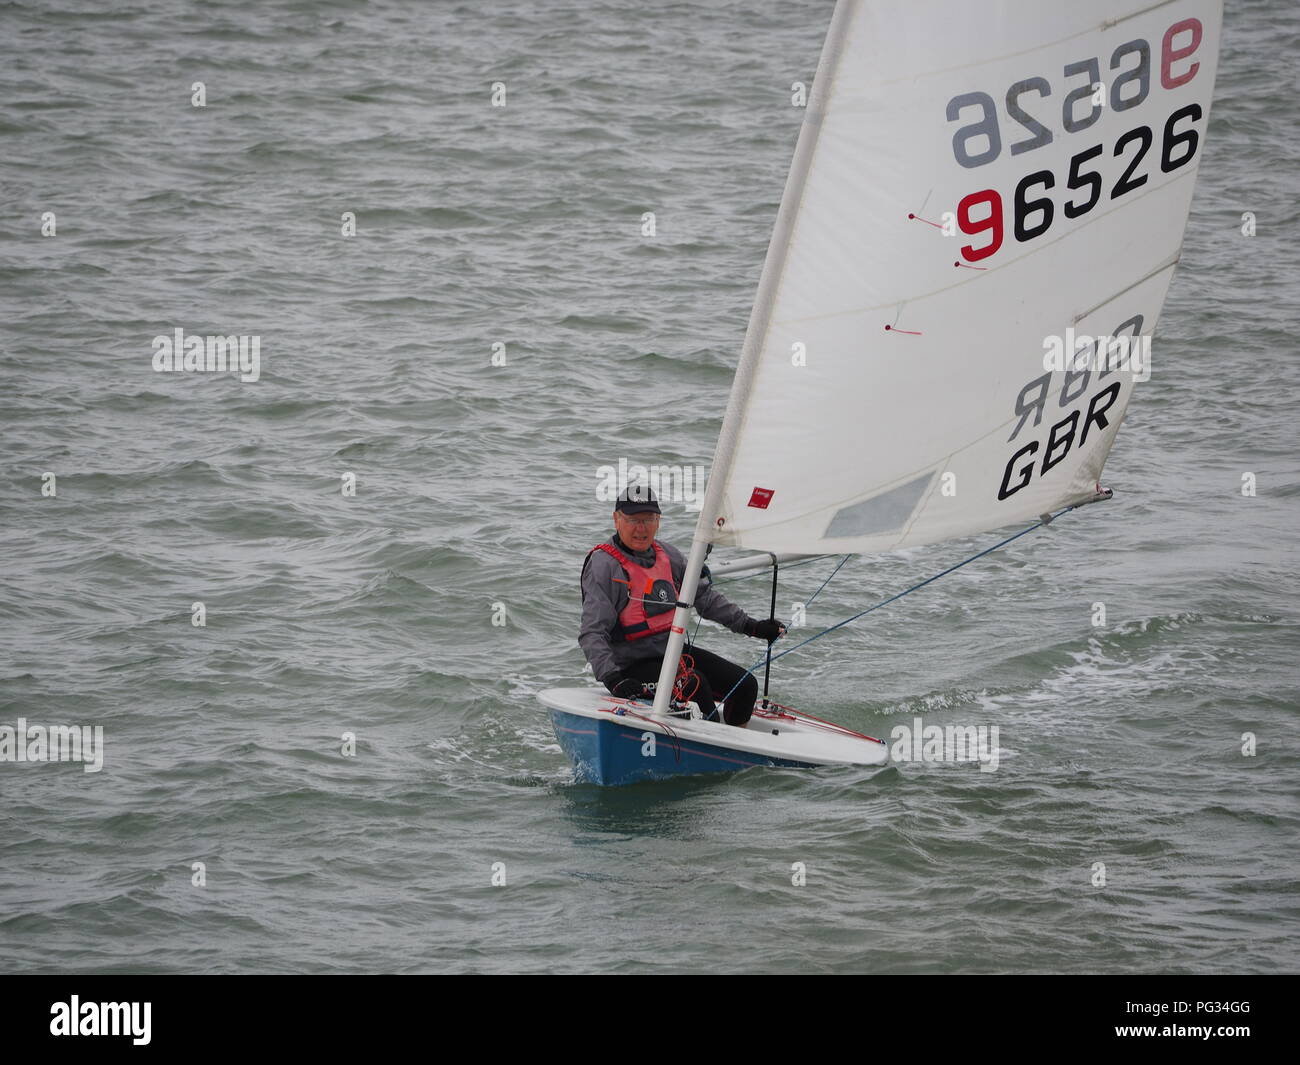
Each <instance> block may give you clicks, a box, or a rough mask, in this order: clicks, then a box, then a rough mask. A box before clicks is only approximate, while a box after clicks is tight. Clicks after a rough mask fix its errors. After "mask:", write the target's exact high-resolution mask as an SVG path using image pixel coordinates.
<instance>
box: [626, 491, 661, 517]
mask: <svg viewBox="0 0 1300 1065" xmlns="http://www.w3.org/2000/svg"><path fill="white" fill-rule="evenodd" d="M614 509H615V510H621V511H622V512H623V513H624V514H647V513H649V514H662V513H663V511H661V510H660V509H659V503H658V501H657V500H656V499H655V494H654V493H653V492H652V491H650V486H649V485H648V484H630V485H628V486H627V488H626V489H625V490H624V491H622V492H620V493H619V496H618V502H617V503H615V504H614Z"/></svg>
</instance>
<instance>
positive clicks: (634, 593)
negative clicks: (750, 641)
mask: <svg viewBox="0 0 1300 1065" xmlns="http://www.w3.org/2000/svg"><path fill="white" fill-rule="evenodd" d="M661 513H662V512H661V511H660V510H659V503H658V501H657V500H656V499H655V497H654V493H653V492H651V490H650V489H649V487H648V486H641V485H633V486H631V487H629V488H628V490H627V491H625V492H623V493H622V494H621V495H620V496H619V497H618V502H617V503H615V505H614V535H613V536H612V537H610V539H609V540H608V541H607V542H606V543H603V544H597V545H596V546H595V547H593V548H592V549H591V551H590V552H588V554H587V560H586V561H585V562H584V563H583V566H582V630H581V632H580V633H579V634H578V644H579V646H581V648H582V650H583V653H584V654H585V655H586V656H587V661H588V662H590V663H591V668H592V670H593V672H594V673H595V675H596V679H597V680H599V681H600V682H601V683H603V684H604V685H605V687H607V688H608V689H609V690H610V691H611V692H612V693H613V694H614V695H617V696H619V697H621V698H629V699H631V698H641V699H653V698H654V689H655V682H656V681H658V679H659V669H660V667H661V665H662V664H663V657H664V652H665V651H666V650H667V648H668V632H669V627H670V626H671V624H672V619H673V610H674V608H675V606H676V604H677V596H678V590H679V589H680V588H681V585H682V576H683V574H684V573H685V572H686V559H685V558H683V557H682V553H681V552H680V551H678V550H677V548H675V547H673V546H672V545H671V544H665V543H661V542H660V541H658V540H656V539H655V533H657V532H658V531H659V519H660V515H661ZM705 572H706V573H707V572H708V571H707V570H706V571H705ZM695 609H696V611H697V612H698V613H699V614H700V616H701V617H706V618H708V619H709V620H710V621H716V622H718V623H719V624H720V625H724V626H726V627H727V628H729V629H730V630H731V631H732V632H738V633H742V634H743V635H745V636H753V637H755V638H757V639H760V640H767V641H768V642H769V643H770V642H771V641H773V640H776V639H779V638H780V637H782V636H784V635H785V632H786V628H785V625H784V624H783V623H782V622H780V621H777V620H775V619H774V618H763V619H758V618H752V617H750V616H749V615H748V614H746V613H745V611H743V610H742V609H741V608H740V607H738V606H736V605H735V604H734V603H732V602H729V601H728V600H727V599H726V598H725V597H724V596H723V595H722V593H721V592H719V591H717V590H716V589H715V588H714V587H713V586H712V585H711V584H709V583H707V582H706V581H705V580H704V579H703V578H701V581H700V584H699V587H698V588H697V589H696V592H695ZM742 678H743V680H742ZM737 681H740V684H739V686H738V687H737V686H736V682H737ZM733 687H734V688H735V691H732V688H733ZM678 690H679V691H680V692H681V694H682V695H683V696H684V697H685V698H686V699H687V700H689V701H693V702H695V703H697V704H698V705H699V707H700V710H701V712H702V713H703V714H704V716H705V718H707V719H708V720H712V721H716V720H717V719H718V718H717V707H716V700H717V699H720V698H722V697H723V696H724V695H727V693H728V692H731V694H730V695H727V698H726V703H725V705H724V707H723V719H724V720H725V721H726V722H727V724H729V725H744V724H745V723H746V722H748V721H749V718H750V715H751V714H752V713H753V710H754V700H755V699H756V698H757V696H758V681H757V680H756V679H755V678H754V676H753V674H751V673H747V672H745V670H743V669H742V668H741V667H740V666H737V665H735V664H734V663H732V662H728V661H727V660H726V659H725V658H722V657H720V656H718V655H715V654H713V653H712V652H710V651H706V650H704V649H703V648H702V647H699V646H688V647H686V648H685V649H684V651H683V654H682V664H681V666H680V667H679V669H678Z"/></svg>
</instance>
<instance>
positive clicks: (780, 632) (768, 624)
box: [745, 618, 785, 643]
mask: <svg viewBox="0 0 1300 1065" xmlns="http://www.w3.org/2000/svg"><path fill="white" fill-rule="evenodd" d="M745 635H746V636H756V637H757V638H758V639H760V640H766V641H767V642H768V643H771V642H772V641H773V640H777V639H780V638H781V637H782V636H784V635H785V622H784V621H777V620H776V619H775V618H763V619H762V620H761V621H760V620H758V619H757V618H750V619H749V620H748V621H747V622H745Z"/></svg>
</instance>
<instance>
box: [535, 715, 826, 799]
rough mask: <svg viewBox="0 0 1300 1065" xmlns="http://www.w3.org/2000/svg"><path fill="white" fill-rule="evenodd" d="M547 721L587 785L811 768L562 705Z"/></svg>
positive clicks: (812, 764)
mask: <svg viewBox="0 0 1300 1065" xmlns="http://www.w3.org/2000/svg"><path fill="white" fill-rule="evenodd" d="M551 720H552V722H553V723H554V725H555V736H556V738H557V739H558V740H559V741H560V746H561V747H562V748H563V749H564V753H565V754H567V755H568V756H569V759H570V760H571V761H572V762H573V776H574V779H575V780H577V781H580V782H582V783H587V784H604V785H610V786H617V785H622V784H635V783H637V782H638V781H642V780H661V779H663V778H665V777H678V776H695V775H697V774H701V773H734V772H737V771H738V770H741V769H748V768H749V767H750V766H756V765H765V766H789V767H794V768H797V769H813V768H815V765H814V763H812V762H797V761H793V760H790V759H784V758H774V757H771V756H767V755H761V754H754V753H752V752H750V751H737V750H734V749H732V748H729V747H717V746H714V745H712V744H705V743H700V742H698V741H696V740H688V739H683V738H682V737H680V736H679V737H677V738H676V739H673V738H672V737H670V736H667V735H664V734H662V733H656V732H654V731H652V730H650V729H647V728H646V727H645V726H644V725H643V724H640V723H637V722H635V721H634V723H633V724H631V725H624V724H622V723H621V722H620V721H616V720H613V719H611V720H608V721H595V720H592V719H591V718H589V717H579V716H578V715H577V714H566V713H565V712H564V711H562V710H552V711H551ZM652 737H653V738H652Z"/></svg>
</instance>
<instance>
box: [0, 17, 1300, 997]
mask: <svg viewBox="0 0 1300 1065" xmlns="http://www.w3.org/2000/svg"><path fill="white" fill-rule="evenodd" d="M1228 6H1229V10H1228V12H1227V16H1226V24H1225V34H1224V45H1223V52H1222V65H1221V69H1220V74H1219V82H1218V89H1217V94H1216V99H1215V104H1214V111H1213V115H1212V122H1211V126H1210V131H1209V136H1208V141H1207V143H1206V144H1205V146H1204V156H1203V160H1202V163H1201V171H1200V179H1199V184H1198V189H1197V195H1196V201H1195V204H1194V208H1193V212H1192V218H1191V222H1190V226H1189V228H1188V232H1187V239H1186V244H1185V247H1184V251H1183V262H1182V266H1181V267H1180V270H1179V272H1178V274H1177V276H1176V277H1175V280H1174V283H1173V288H1172V290H1171V292H1170V295H1169V299H1168V302H1167V304H1166V308H1165V313H1164V316H1163V318H1162V320H1161V323H1160V329H1159V333H1158V336H1157V340H1156V347H1155V355H1156V359H1155V369H1154V373H1153V377H1152V380H1151V381H1150V382H1148V383H1147V384H1146V385H1145V386H1141V387H1140V388H1139V391H1138V394H1137V395H1136V397H1135V399H1134V402H1133V405H1132V406H1131V408H1130V413H1129V415H1128V418H1127V421H1126V423H1125V426H1124V429H1123V431H1122V432H1121V434H1120V436H1119V441H1118V445H1117V447H1116V448H1115V450H1114V452H1113V453H1112V456H1111V459H1110V462H1109V465H1108V467H1107V481H1108V483H1109V484H1111V485H1112V486H1113V487H1114V488H1115V490H1116V498H1115V500H1114V501H1113V502H1111V503H1109V504H1106V505H1104V506H1097V507H1089V508H1087V509H1086V510H1084V511H1081V512H1079V513H1077V514H1073V515H1070V516H1069V517H1068V518H1066V519H1064V520H1062V521H1061V522H1059V523H1056V524H1054V525H1053V526H1052V527H1051V528H1049V529H1047V530H1043V531H1040V532H1037V533H1034V534H1032V535H1030V536H1027V537H1024V538H1022V539H1020V540H1018V541H1016V542H1015V543H1014V544H1013V545H1011V546H1010V547H1008V548H1007V549H1005V550H1004V551H1002V552H1000V553H998V554H995V555H993V556H990V557H989V558H987V559H984V560H982V561H981V562H979V563H976V564H974V565H972V566H970V567H967V568H965V569H963V570H961V571H960V572H958V573H956V574H954V575H952V576H951V577H948V578H945V579H944V580H943V581H941V582H939V583H938V584H936V585H934V586H932V587H930V588H927V589H925V590H924V591H921V592H918V593H916V594H915V595H911V596H908V597H907V598H906V599H904V600H902V601H901V602H900V603H898V604H895V605H894V606H891V607H889V608H886V609H885V610H882V611H879V612H877V613H875V614H872V615H870V617H868V618H866V619H864V620H863V621H862V622H859V623H857V624H855V625H853V626H849V627H848V628H846V629H845V630H842V631H840V632H839V633H837V634H835V635H834V636H832V637H828V638H826V639H824V640H820V641H818V642H817V643H816V644H814V645H812V646H811V647H809V648H808V649H807V651H806V653H801V654H798V655H791V656H789V657H788V658H786V659H783V660H782V662H781V663H780V664H779V668H778V669H777V670H776V675H775V681H774V692H775V694H776V695H777V696H778V697H784V699H783V701H786V702H790V703H793V704H795V705H798V706H802V707H806V708H807V709H810V710H813V711H814V712H817V713H821V714H823V715H825V716H830V717H833V718H835V719H837V720H840V721H843V722H844V723H845V724H848V725H850V726H853V727H855V728H858V729H861V730H863V731H866V732H869V733H873V734H876V735H888V734H889V732H890V730H891V729H892V728H893V727H894V726H895V725H897V724H900V723H902V724H910V723H911V722H912V720H913V719H914V718H915V717H917V716H921V717H922V718H923V719H924V721H925V723H927V724H939V725H943V724H949V723H972V722H974V723H984V724H988V725H997V726H998V727H999V729H1000V737H1001V747H1002V760H1001V764H1000V766H999V769H998V771H997V772H994V773H981V772H979V771H978V769H977V768H976V767H975V766H974V765H971V764H966V765H954V764H947V765H915V764H913V765H896V766H892V767H890V768H887V769H885V770H880V771H853V770H827V771H818V772H812V773H809V772H798V771H789V770H770V771H769V770H759V771H751V772H747V773H743V774H740V775H737V776H732V777H727V778H724V779H716V780H711V779H706V780H691V781H688V782H680V783H665V784H656V785H642V786H635V787H630V788H626V789H622V790H602V789H599V788H595V787H592V786H586V785H575V784H574V783H572V781H571V775H570V768H569V765H568V762H567V760H566V759H565V758H564V756H563V755H562V754H561V752H560V751H559V748H558V746H557V744H556V742H555V738H554V735H553V733H552V731H551V726H550V722H549V719H548V718H547V716H546V715H544V714H543V713H542V712H540V711H539V708H538V706H537V704H536V702H535V700H534V698H533V693H535V692H536V691H537V690H539V689H541V688H545V687H551V686H556V685H563V684H571V683H576V682H580V681H581V678H582V667H583V664H584V663H583V658H582V655H581V653H580V652H579V650H578V648H577V645H576V642H575V636H576V630H577V621H578V597H577V575H578V569H579V567H580V564H581V561H582V558H583V555H584V553H585V551H586V550H587V549H588V548H589V547H590V546H591V545H592V544H593V543H595V542H597V541H598V540H599V539H603V538H604V537H605V536H606V535H607V533H608V527H609V515H608V510H609V508H608V506H607V505H605V504H600V503H598V502H597V501H596V499H595V485H596V470H597V467H599V466H600V465H602V464H604V463H617V462H618V460H619V458H620V457H627V458H629V459H630V460H632V461H638V460H639V461H643V462H661V463H681V464H688V465H696V464H700V465H707V463H708V462H709V459H710V457H711V455H712V449H713V444H714V441H715V438H716V434H717V431H718V426H719V424H720V421H721V415H722V408H723V406H724V404H725V400H726V396H727V391H728V388H729V386H730V382H731V375H732V371H733V369H734V366H735V360H736V356H737V354H738V352H739V350H740V345H741V340H742V338H743V334H744V329H745V324H746V320H747V316H748V313H749V309H750V304H751V302H752V299H753V294H754V289H755V287H756V284H757V281H758V275H759V270H760V268H761V264H762V261H763V256H764V253H765V250H766V246H767V241H768V238H769V236H770V234H771V228H772V223H773V221H774V218H775V214H776V208H777V204H778V202H779V199H780V195H781V191H782V187H783V184H784V180H785V175H786V171H787V169H788V167H789V163H790V157H791V153H792V150H793V147H794V142H795V138H796V136H797V132H798V125H799V122H800V119H801V116H802V112H801V111H800V110H799V109H797V108H795V107H792V106H791V103H790V86H791V83H792V81H795V80H803V81H808V82H810V81H811V78H812V74H813V71H814V69H815V67H816V62H817V57H818V54H819V51H820V48H821V44H822V40H823V38H824V36H825V32H826V27H827V24H828V21H829V18H830V11H831V5H829V4H828V3H824V2H813V0H803V2H795V0H780V2H777V0H765V2H761V3H752V2H745V3H740V2H727V3H723V2H718V3H696V4H690V3H673V4H662V5H661V4H639V3H633V2H630V0H620V2H607V3H555V4H546V3H540V2H539V3H526V2H513V3H505V2H499V0H492V2H489V3H483V4H477V3H428V4H421V3H415V2H407V3H398V2H384V3H363V2H322V3H316V2H305V0H304V2H299V3H271V4H264V3H260V2H252V0H248V2H234V3H223V4H220V5H211V4H193V5H191V4H183V3H179V2H172V0H121V2H112V3H107V2H105V3H90V2H84V0H83V2H68V0H50V2H21V3H20V2H9V3H4V4H3V5H2V6H0V42H2V43H0V59H3V62H0V306H2V308H3V314H2V316H0V320H2V323H3V324H2V325H0V330H2V332H0V380H2V382H3V388H2V389H0V434H2V437H0V440H2V449H0V522H2V523H3V543H4V550H3V553H2V559H3V561H2V563H0V567H2V575H3V586H2V587H0V724H9V725H14V724H15V723H16V721H17V719H18V718H20V717H22V718H25V719H27V720H28V721H29V722H32V723H40V724H46V725H57V724H88V725H100V726H102V727H103V729H104V732H105V759H104V767H103V769H102V771H100V772H99V773H85V772H83V770H82V767H81V766H79V765H76V764H35V765H33V764H15V763H3V764H0V826H2V828H0V969H3V970H5V971H19V972H152V973H164V972H165V973H170V972H204V973H211V972H217V973H230V972H268V971H274V972H281V971H285V972H342V971H399V972H424V971H453V972H467V971H474V972H505V971H525V972H575V971H601V972H646V971H648V972H688V971H705V970H707V971H711V972H735V971H764V972H890V973H918V972H925V973H972V972H1105V973H1112V972H1193V973H1204V972H1232V973H1276V972H1287V971H1291V972H1293V971H1295V970H1296V969H1297V967H1298V966H1297V963H1298V960H1300V950H1298V948H1297V933H1298V932H1300V893H1298V891H1297V885H1296V873H1297V864H1298V863H1297V858H1296V841H1297V828H1298V827H1300V808H1298V806H1297V769H1298V768H1300V744H1298V743H1297V741H1296V737H1295V730H1296V727H1297V723H1298V722H1297V706H1298V705H1300V668H1298V666H1297V650H1298V648H1300V642H1298V637H1300V625H1298V624H1297V607H1298V605H1300V600H1298V595H1300V563H1298V561H1297V554H1296V550H1295V539H1296V527H1297V522H1298V520H1300V462H1298V460H1297V447H1296V442H1295V431H1296V417H1295V401H1296V397H1297V395H1298V394H1300V392H1298V389H1300V362H1298V360H1297V355H1298V354H1300V352H1298V350H1297V348H1298V345H1297V343H1296V339H1295V327H1296V322H1297V320H1298V319H1300V251H1298V250H1297V248H1298V242H1297V226H1298V222H1300V218H1298V215H1300V206H1298V204H1300V137H1298V136H1297V132H1298V131H1297V122H1296V107H1295V94H1296V89H1297V86H1296V81H1297V63H1296V60H1295V58H1294V57H1295V55H1296V53H1297V49H1300V15H1298V14H1297V10H1296V7H1295V5H1294V4H1293V3H1291V2H1290V0H1254V2H1237V0H1230V2H1229V5H1228ZM497 81H500V82H504V83H505V84H506V86H507V93H508V96H507V106H505V107H504V108H494V107H492V106H490V93H491V87H492V84H493V83H494V82H497ZM196 82H201V83H202V84H203V91H204V93H205V96H206V106H204V107H195V106H193V105H192V97H193V95H194V93H195V92H196V91H198V90H197V89H196V88H195V83H196ZM646 211H654V212H655V214H656V219H657V225H658V232H657V236H656V238H655V239H653V240H647V239H644V238H643V237H642V236H641V232H640V227H641V216H642V214H643V212H646ZM1246 211H1251V212H1254V214H1255V216H1256V219H1257V232H1256V235H1255V236H1253V237H1246V236H1244V235H1243V234H1242V232H1241V227H1242V214H1243V212H1246ZM47 212H53V214H54V216H55V222H56V227H57V229H56V235H55V236H52V237H43V236H42V235H41V226H42V218H43V216H44V215H45V214H46V213H47ZM347 212H351V213H352V214H353V215H354V216H355V226H356V233H355V236H351V237H344V236H343V234H342V226H343V225H344V217H343V216H344V215H345V213H347ZM177 327H180V328H183V329H185V330H186V331H187V332H193V333H201V334H207V333H217V334H248V335H259V336H260V337H261V349H260V354H261V366H260V379H259V380H258V381H257V382H256V383H241V382H240V381H239V380H237V379H236V378H234V377H232V376H229V375H226V376H205V375H193V374H162V373H155V372H154V371H153V369H152V366H151V359H152V354H153V352H152V349H151V341H152V339H153V338H154V336H155V335H158V334H170V333H171V332H172V330H174V329H175V328H177ZM498 344H500V345H504V349H496V350H498V351H500V350H504V352H505V355H506V362H505V365H493V362H492V356H493V352H494V345H498ZM46 473H53V474H54V475H55V478H56V481H55V485H56V491H57V494H56V495H54V496H48V495H43V494H42V485H43V484H44V483H47V482H46V480H45V479H44V478H43V475H44V474H46ZM1247 473H1250V474H1254V476H1255V480H1256V484H1257V493H1256V494H1255V495H1254V496H1245V495H1243V494H1242V483H1243V475H1244V474H1247ZM347 474H351V475H354V476H355V482H356V491H355V495H354V496H345V495H344V494H343V492H342V490H341V489H342V485H343V479H344V476H345V475H347ZM693 522H694V513H693V512H691V511H688V510H687V509H686V508H685V507H683V506H680V505H678V506H675V507H669V508H668V511H667V513H666V515H665V520H664V524H663V529H662V535H663V536H664V537H665V538H667V539H669V540H672V541H674V542H676V543H678V544H679V545H681V546H683V547H685V546H686V544H687V543H688V542H689V539H690V533H691V528H692V526H693ZM995 539H997V537H996V536H990V537H988V538H984V539H979V540H974V541H970V542H963V543H957V544H947V545H943V546H941V547H936V548H931V549H926V550H916V551H910V552H904V553H900V554H896V555H890V556H885V557H880V558H857V559H853V560H851V561H850V562H848V563H847V564H846V565H845V567H844V568H843V569H842V570H841V571H840V573H839V575H838V576H837V577H836V579H835V580H834V581H833V582H832V583H831V584H830V585H829V587H828V588H827V589H826V590H825V591H824V592H823V593H821V595H820V596H819V597H818V598H817V600H816V601H815V603H814V604H813V607H812V609H811V611H810V615H809V619H808V630H807V631H808V632H811V631H814V629H815V628H816V627H821V626H824V625H827V624H830V623H832V622H834V621H836V620H839V619H840V618H843V617H846V616H848V615H849V614H852V613H854V612H856V611H857V610H860V609H862V608H863V607H865V606H867V605H869V604H870V603H873V602H875V601H877V600H879V599H883V598H885V597H886V596H888V595H890V594H892V593H894V592H896V591H898V590H900V589H901V588H903V587H905V586H907V585H908V584H911V583H913V582H914V581H916V580H919V579H921V578H923V577H925V576H928V575H930V574H932V573H934V572H937V571H938V570H940V569H942V568H944V567H945V566H947V565H949V564H951V563H952V562H955V561H958V560H959V559H961V558H964V557H966V555H968V554H971V553H972V552H973V551H975V550H978V549H979V548H982V547H984V546H987V545H988V544H989V543H992V542H993V541H994V540H995ZM832 565H833V563H828V562H821V563H816V564H812V565H809V566H808V567H806V568H802V569H797V570H792V571H791V572H790V576H789V580H788V583H786V584H785V586H784V588H783V591H782V606H781V607H780V608H779V611H784V613H785V614H787V615H788V613H789V608H790V604H792V603H793V602H795V601H797V600H801V599H806V598H807V596H808V595H809V594H811V592H812V590H813V589H815V588H816V587H817V585H818V584H820V583H821V581H822V580H823V579H824V578H825V576H826V575H827V573H829V571H830V569H831V567H832ZM725 589H726V591H727V593H728V594H729V595H731V596H732V598H734V599H736V600H737V601H739V602H741V603H742V605H744V606H746V607H747V609H749V610H750V612H751V613H756V614H758V613H764V612H765V611H766V596H767V589H766V585H765V584H764V582H763V580H762V579H761V578H760V579H758V580H757V581H748V582H737V583H735V584H733V585H727V586H725ZM1098 602H1101V603H1104V605H1105V610H1106V622H1105V624H1104V625H1101V626H1094V625H1093V624H1092V618H1093V614H1094V606H1093V604H1094V603H1098ZM199 603H201V604H203V609H204V611H205V614H206V624H205V625H204V626H203V627H197V626H195V625H194V624H192V617H193V614H194V610H195V604H199ZM497 604H501V605H502V606H503V608H504V611H505V615H504V616H505V620H506V623H505V624H504V625H497V624H494V623H493V622H494V617H499V616H500V610H499V609H498V606H497ZM702 641H703V644H704V645H705V646H708V647H710V648H711V649H713V650H716V651H718V652H720V653H723V654H727V655H729V656H731V657H733V658H734V659H736V660H738V661H743V662H744V663H745V664H749V663H750V662H751V661H752V657H753V653H754V649H755V647H757V646H758V645H757V644H756V643H754V642H753V641H745V640H742V639H741V638H739V637H735V636H732V635H731V634H728V633H723V632H721V631H720V630H717V629H716V628H711V627H708V626H706V627H705V629H704V630H703V636H702ZM345 733H351V734H353V735H354V736H355V744H356V753H355V756H352V757H345V756H343V754H342V753H341V749H342V747H343V745H344V742H345V740H344V738H343V737H344V734H345ZM1245 733H1253V734H1254V736H1255V737H1256V744H1257V748H1256V753H1255V754H1254V755H1253V756H1248V755H1243V753H1242V747H1243V742H1244V741H1243V735H1244V734H1245ZM797 862H802V863H804V866H805V867H806V870H807V872H806V877H807V882H806V884H804V885H803V886H795V885H793V884H792V871H791V870H792V866H793V865H794V863H797ZM195 863H203V879H204V880H205V882H204V884H203V885H202V886H198V885H196V884H195V882H194V881H195V880H196V879H198V878H199V874H198V873H197V872H196V871H195ZM496 863H502V864H501V865H499V866H498V865H496ZM1097 863H1103V864H1104V867H1105V877H1106V879H1105V884H1104V886H1100V885H1099V883H1098V882H1097V877H1098V868H1099V867H1098V865H1097ZM494 866H496V869H497V870H498V873H500V872H502V871H503V872H504V876H505V885H504V886H494V885H493V882H492V880H493V869H494Z"/></svg>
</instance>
